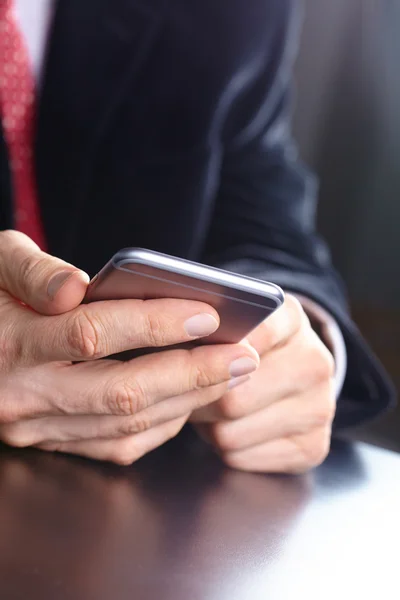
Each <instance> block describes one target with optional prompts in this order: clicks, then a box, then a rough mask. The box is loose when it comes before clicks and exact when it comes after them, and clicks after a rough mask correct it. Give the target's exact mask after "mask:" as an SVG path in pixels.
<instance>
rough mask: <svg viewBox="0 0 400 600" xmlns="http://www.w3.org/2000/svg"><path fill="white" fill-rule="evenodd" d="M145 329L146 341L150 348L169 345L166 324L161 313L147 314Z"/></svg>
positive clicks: (152, 312)
mask: <svg viewBox="0 0 400 600" xmlns="http://www.w3.org/2000/svg"><path fill="white" fill-rule="evenodd" d="M145 327H146V333H145V335H146V341H147V343H149V344H150V346H154V347H162V346H165V345H166V344H167V340H166V337H167V336H166V330H165V324H164V321H163V318H162V316H161V315H160V314H159V313H157V312H155V311H154V310H153V311H151V312H149V313H147V315H146V321H145Z"/></svg>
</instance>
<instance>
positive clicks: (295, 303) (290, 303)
mask: <svg viewBox="0 0 400 600" xmlns="http://www.w3.org/2000/svg"><path fill="white" fill-rule="evenodd" d="M285 301H286V304H287V307H288V309H289V310H290V311H291V313H292V319H293V320H294V321H295V322H296V323H297V324H298V325H299V327H300V325H301V323H302V322H303V320H304V316H305V312H304V308H303V306H302V304H301V302H300V300H299V299H298V298H296V296H293V295H292V294H287V295H286V300H285Z"/></svg>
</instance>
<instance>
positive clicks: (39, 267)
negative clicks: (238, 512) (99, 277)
mask: <svg viewBox="0 0 400 600" xmlns="http://www.w3.org/2000/svg"><path fill="white" fill-rule="evenodd" d="M0 256H1V262H0V439H1V440H2V441H4V442H6V443H8V444H10V445H12V446H18V447H24V446H38V447H40V448H43V449H46V450H58V451H64V452H70V453H75V454H80V455H83V456H88V457H91V458H97V459H103V460H110V461H114V462H117V463H120V464H130V463H132V462H133V461H135V460H137V459H138V458H139V457H140V456H142V455H143V454H145V453H147V452H149V451H150V450H153V449H154V448H156V447H157V446H159V445H161V444H163V443H164V442H165V441H167V440H168V439H170V438H171V437H173V436H174V435H176V434H177V433H178V431H179V430H180V429H181V428H182V427H183V425H184V423H185V422H186V420H187V419H188V417H189V415H190V414H191V413H192V412H193V411H194V410H195V409H196V408H199V407H203V406H205V405H207V404H209V403H210V402H214V401H215V400H216V399H217V398H219V397H220V396H221V395H222V394H224V393H226V391H227V390H228V388H229V385H231V380H232V379H234V378H235V377H238V376H242V375H243V374H244V373H245V372H251V371H254V370H255V369H257V367H258V364H259V357H258V355H257V353H256V352H255V351H254V350H253V349H252V348H250V346H248V345H245V344H241V345H239V344H238V345H226V346H200V347H198V348H195V349H194V350H169V351H162V352H159V353H155V354H152V355H147V356H142V357H140V358H136V359H134V360H132V361H128V362H126V363H122V362H120V361H115V360H97V359H100V358H103V357H106V356H110V355H112V354H117V353H119V352H123V351H126V350H131V349H137V348H143V347H154V346H159V347H164V346H170V345H174V344H178V343H181V342H186V341H191V340H192V341H193V340H195V339H198V338H200V337H204V336H206V335H209V334H211V333H213V332H214V331H215V330H216V329H217V328H218V325H219V321H218V315H217V313H216V312H215V311H214V310H213V309H212V308H211V307H210V306H207V305H205V304H202V303H198V302H189V301H180V300H179V301H178V300H154V301H139V300H123V301H122V300H121V301H115V302H98V303H93V304H90V305H81V301H82V299H83V297H84V295H85V291H86V287H87V283H88V279H87V276H85V275H84V274H83V273H82V272H80V271H78V270H77V269H76V268H75V267H73V266H71V265H68V264H66V263H64V262H62V261H61V260H58V259H56V258H54V257H51V256H48V255H46V254H44V253H43V252H41V251H40V250H39V248H38V247H37V246H36V245H35V244H34V243H33V242H32V241H31V240H30V239H29V238H27V237H26V236H24V235H22V234H19V233H16V232H1V233H0ZM77 361H79V362H78V364H74V363H75V362H77Z"/></svg>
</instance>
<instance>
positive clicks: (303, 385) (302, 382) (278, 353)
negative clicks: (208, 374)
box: [191, 330, 334, 422]
mask: <svg viewBox="0 0 400 600" xmlns="http://www.w3.org/2000/svg"><path fill="white" fill-rule="evenodd" d="M333 375H334V363H333V359H332V355H331V354H330V352H329V350H327V348H326V347H325V346H324V344H323V343H322V342H321V340H320V339H319V338H318V336H317V335H316V334H315V333H314V332H313V331H312V330H310V331H309V335H303V334H302V332H301V331H300V332H299V333H298V334H297V335H296V336H295V338H293V340H292V343H290V344H288V345H286V346H283V347H282V348H276V349H275V350H273V351H271V352H270V353H269V354H268V355H265V356H264V357H263V358H262V359H261V364H260V367H259V369H258V370H257V372H256V373H254V374H253V375H252V376H251V378H250V379H249V380H248V381H247V382H245V383H244V384H243V385H241V386H240V387H237V388H235V389H233V390H232V391H230V392H229V393H227V394H226V395H225V396H223V397H222V398H221V399H220V400H219V401H218V402H216V403H215V404H212V405H210V406H207V407H205V408H203V409H201V410H200V411H198V413H196V414H195V415H193V416H192V417H191V421H193V422H214V421H221V420H236V419H241V418H243V417H245V416H247V415H250V414H252V413H255V412H258V411H260V410H262V409H263V408H266V407H268V406H271V405H273V404H275V403H277V402H281V401H282V400H284V399H286V398H292V397H296V396H299V395H303V394H306V393H307V392H308V390H310V389H313V388H314V387H316V386H320V385H324V384H327V383H328V382H330V381H331V379H332V377H333Z"/></svg>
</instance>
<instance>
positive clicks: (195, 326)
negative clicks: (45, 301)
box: [7, 300, 219, 364]
mask: <svg viewBox="0 0 400 600" xmlns="http://www.w3.org/2000/svg"><path fill="white" fill-rule="evenodd" d="M17 310H18V311H19V312H18V313H17V312H15V313H13V314H14V318H12V316H10V315H9V316H8V318H7V321H8V329H9V330H10V331H11V332H12V339H13V340H14V343H15V345H17V346H18V347H21V348H23V349H24V352H23V356H21V355H20V359H22V358H24V359H25V364H38V363H43V362H50V361H73V362H78V361H93V360H97V359H99V358H103V357H107V356H111V355H113V354H118V353H120V352H125V351H127V350H134V349H138V348H150V347H165V346H171V345H175V344H180V343H185V342H192V341H194V340H197V339H199V338H201V337H206V336H208V335H211V333H214V331H216V330H217V329H218V326H219V318H218V314H217V313H216V312H215V310H214V309H213V308H211V307H210V306H208V305H206V304H203V303H201V302H191V301H184V300H146V301H143V300H116V301H108V302H95V303H93V304H90V305H82V306H80V307H78V308H76V309H75V310H73V311H70V312H69V313H67V314H65V315H59V316H57V317H51V318H49V317H39V316H38V315H36V314H34V313H32V312H31V311H27V310H26V309H23V308H22V307H20V308H18V309H17Z"/></svg>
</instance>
